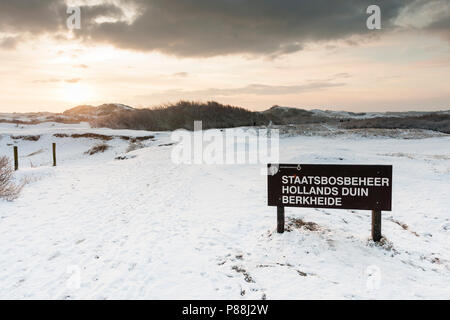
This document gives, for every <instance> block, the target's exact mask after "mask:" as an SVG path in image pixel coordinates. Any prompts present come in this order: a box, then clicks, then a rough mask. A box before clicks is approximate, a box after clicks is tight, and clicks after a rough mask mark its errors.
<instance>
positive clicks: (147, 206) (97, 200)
mask: <svg viewBox="0 0 450 320" xmlns="http://www.w3.org/2000/svg"><path fill="white" fill-rule="evenodd" d="M55 134H57V135H58V136H55ZM86 134H90V135H91V137H88V136H86ZM93 134H96V135H97V136H95V135H93ZM0 135H1V138H0V155H7V156H12V146H13V145H18V146H19V152H20V163H21V169H20V171H18V172H17V178H18V179H21V178H26V179H27V180H28V184H27V185H26V186H25V188H24V190H23V193H22V195H21V197H20V198H19V199H18V200H16V201H15V202H5V201H1V200H0V243H1V246H0V257H1V259H0V298H2V299H11V298H19V299H38V298H43V299H88V298H94V299H121V298H125V299H131V298H136V299H143V298H150V299H166V298H170V299H178V298H184V299H190V298H193V299H221V298H223V299H263V298H267V299H313V298H319V299H326V298H338V299H367V298H368V299H372V298H375V299H381V298H385V299H394V298H399V299H405V298H412V299H424V298H436V299H449V298H450V291H449V289H448V288H449V285H450V280H449V279H450V247H449V246H448V244H449V243H450V215H449V209H448V208H449V206H450V197H449V190H450V138H449V137H448V136H443V137H442V136H439V137H433V138H427V139H400V138H387V137H373V136H372V137H366V138H365V137H361V136H360V135H353V134H340V135H338V136H333V135H330V136H327V137H321V136H298V135H297V136H292V137H283V138H282V139H281V141H280V150H281V154H280V161H281V162H284V163H347V164H392V165H393V167H394V176H393V181H394V185H393V211H392V212H383V234H384V236H385V237H386V238H387V240H388V241H387V242H386V243H385V244H384V245H383V246H379V245H375V244H374V243H373V242H371V241H370V240H369V236H370V212H368V211H350V210H323V209H293V208H288V209H287V210H286V215H287V221H288V222H287V224H288V229H289V230H290V232H286V233H284V234H277V233H276V231H275V227H276V210H275V209H274V208H273V207H268V206H267V199H266V197H267V195H266V194H267V190H266V188H267V186H266V179H267V178H266V176H265V175H262V174H261V167H260V166H254V165H223V166H214V165H179V164H174V163H173V162H172V161H171V151H172V148H173V146H168V144H169V143H170V142H171V138H170V132H145V131H132V130H110V129H91V128H89V126H88V125H87V124H85V123H82V124H80V125H62V124H56V123H44V124H40V125H23V126H15V125H12V124H0ZM77 135H85V137H78V138H77ZM12 136H13V137H15V138H16V139H14V138H12ZM20 136H22V138H17V137H20ZM24 136H39V139H38V140H37V141H29V140H26V139H24V138H23V137H24ZM100 136H108V137H110V138H108V139H109V140H106V141H103V140H101V139H99V138H98V137H100ZM126 136H127V137H128V138H129V139H128V140H127V139H126V138H122V137H126ZM149 136H154V138H153V139H148V140H143V141H137V142H133V141H132V138H133V137H135V138H136V137H149ZM92 137H97V138H92ZM31 140H32V139H31ZM52 142H56V143H57V152H58V166H57V167H56V168H54V167H51V166H50V165H51V155H50V147H51V143H52ZM99 143H106V144H108V145H109V146H110V148H109V149H108V150H106V151H105V152H104V153H98V154H94V155H92V156H89V155H87V154H85V152H86V151H87V150H89V149H90V148H92V147H93V146H95V145H97V144H99ZM139 143H141V144H139ZM133 144H134V145H135V146H134V148H136V150H134V151H130V150H132V149H134V148H130V145H133ZM136 145H138V146H136ZM127 151H130V152H128V153H127ZM118 157H119V159H122V160H116V158H118ZM304 222H311V223H310V224H307V225H306V226H303V227H302V226H301V225H302V223H304ZM78 280H79V283H78ZM77 284H79V286H78V285H77Z"/></svg>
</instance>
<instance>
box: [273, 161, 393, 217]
mask: <svg viewBox="0 0 450 320" xmlns="http://www.w3.org/2000/svg"><path fill="white" fill-rule="evenodd" d="M267 179H268V204H269V206H276V207H304V208H329V209H361V210H376V211H391V203H392V199H391V198H392V166H389V165H325V164H269V165H268V178H267Z"/></svg>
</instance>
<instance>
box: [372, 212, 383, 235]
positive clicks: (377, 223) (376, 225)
mask: <svg viewBox="0 0 450 320" xmlns="http://www.w3.org/2000/svg"><path fill="white" fill-rule="evenodd" d="M372 239H373V241H375V242H379V241H380V240H381V211H380V210H372Z"/></svg>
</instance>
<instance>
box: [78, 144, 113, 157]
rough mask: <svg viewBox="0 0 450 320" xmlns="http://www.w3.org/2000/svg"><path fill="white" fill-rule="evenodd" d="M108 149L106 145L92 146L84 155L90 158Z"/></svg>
mask: <svg viewBox="0 0 450 320" xmlns="http://www.w3.org/2000/svg"><path fill="white" fill-rule="evenodd" d="M108 149H109V146H108V145H107V144H104V143H102V144H97V145H95V146H93V147H92V148H90V149H89V150H88V151H86V152H85V153H84V154H88V155H90V156H92V155H93V154H96V153H100V152H105V151H106V150H108Z"/></svg>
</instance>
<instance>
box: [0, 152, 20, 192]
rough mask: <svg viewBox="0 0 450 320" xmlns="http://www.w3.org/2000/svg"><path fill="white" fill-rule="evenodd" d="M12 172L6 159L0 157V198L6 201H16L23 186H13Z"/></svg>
mask: <svg viewBox="0 0 450 320" xmlns="http://www.w3.org/2000/svg"><path fill="white" fill-rule="evenodd" d="M13 176H14V170H13V169H12V166H11V164H10V162H9V160H8V158H6V157H0V198H2V199H5V200H7V201H13V200H15V199H17V197H18V196H19V194H20V191H21V190H22V188H23V184H15V183H14V181H13Z"/></svg>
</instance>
